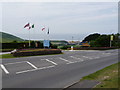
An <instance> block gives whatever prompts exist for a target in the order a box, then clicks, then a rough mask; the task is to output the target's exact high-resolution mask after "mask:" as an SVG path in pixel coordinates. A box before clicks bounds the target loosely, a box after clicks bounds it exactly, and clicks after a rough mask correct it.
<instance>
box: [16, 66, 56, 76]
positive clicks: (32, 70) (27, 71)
mask: <svg viewBox="0 0 120 90" xmlns="http://www.w3.org/2000/svg"><path fill="white" fill-rule="evenodd" d="M52 67H55V66H48V67H42V68H38V69H31V70H26V71H20V72H16V74H21V73H26V72H32V71H36V70H42V69H47V68H52Z"/></svg>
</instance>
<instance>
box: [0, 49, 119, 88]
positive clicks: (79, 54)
mask: <svg viewBox="0 0 120 90" xmlns="http://www.w3.org/2000/svg"><path fill="white" fill-rule="evenodd" d="M63 52H64V54H61V55H47V56H32V57H23V58H12V59H3V60H2V63H1V64H0V67H1V69H2V88H65V87H67V86H69V85H70V84H72V83H74V82H76V81H78V80H80V78H82V77H83V76H86V75H89V74H91V73H93V72H95V71H98V70H100V69H102V68H104V67H106V66H109V65H111V64H114V63H117V62H118V50H106V51H98V50H96V51H94V50H79V51H63Z"/></svg>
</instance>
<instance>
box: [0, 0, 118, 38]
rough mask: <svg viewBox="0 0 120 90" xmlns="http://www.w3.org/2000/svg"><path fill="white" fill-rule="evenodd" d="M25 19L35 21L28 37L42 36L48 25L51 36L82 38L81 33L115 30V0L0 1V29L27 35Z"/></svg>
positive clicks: (116, 8) (116, 28) (14, 33)
mask: <svg viewBox="0 0 120 90" xmlns="http://www.w3.org/2000/svg"><path fill="white" fill-rule="evenodd" d="M28 22H29V23H31V24H34V25H35V28H34V29H31V30H30V33H31V38H32V39H43V37H44V36H45V35H43V34H45V33H46V32H47V28H48V27H49V29H50V36H51V39H68V38H66V37H67V35H68V36H69V37H70V36H71V37H72V36H74V37H76V39H82V38H83V37H85V36H84V35H89V34H90V33H95V32H98V33H100V34H110V33H117V32H118V3H117V2H38V3H37V2H26V3H25V2H22V3H20V2H11V3H2V26H0V27H2V28H0V29H1V30H2V31H3V32H8V33H11V34H13V35H16V36H19V37H21V38H25V39H27V38H28V33H29V31H28V30H26V29H24V28H23V27H24V25H25V24H26V23H28ZM43 26H45V28H46V30H45V31H46V32H45V31H44V32H43V31H42V30H41V28H42V27H43ZM33 34H34V35H33ZM59 35H60V36H59ZM61 35H62V36H61ZM76 35H78V36H76ZM80 36H81V37H80ZM57 37H59V38H57Z"/></svg>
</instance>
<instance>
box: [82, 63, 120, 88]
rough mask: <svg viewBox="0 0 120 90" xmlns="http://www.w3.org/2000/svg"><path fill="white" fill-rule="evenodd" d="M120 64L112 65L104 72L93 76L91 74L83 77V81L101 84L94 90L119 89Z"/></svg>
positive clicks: (101, 71) (103, 70)
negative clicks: (95, 81) (101, 89)
mask: <svg viewBox="0 0 120 90" xmlns="http://www.w3.org/2000/svg"><path fill="white" fill-rule="evenodd" d="M119 65H120V62H119V63H116V64H113V65H110V66H108V67H106V68H104V69H102V70H99V71H97V72H95V73H93V74H90V75H88V76H85V77H83V78H82V79H81V80H80V81H82V80H97V81H99V82H100V84H98V85H97V86H95V87H94V88H118V81H119V80H118V79H120V76H118V70H119V69H118V66H119Z"/></svg>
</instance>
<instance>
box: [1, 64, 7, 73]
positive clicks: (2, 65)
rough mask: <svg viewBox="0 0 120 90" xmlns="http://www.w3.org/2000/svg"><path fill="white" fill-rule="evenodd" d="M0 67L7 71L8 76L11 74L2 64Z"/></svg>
mask: <svg viewBox="0 0 120 90" xmlns="http://www.w3.org/2000/svg"><path fill="white" fill-rule="evenodd" d="M0 66H1V68H2V69H3V70H4V71H5V73H6V74H9V72H8V70H7V69H6V68H5V66H4V65H2V64H1V65H0Z"/></svg>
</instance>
